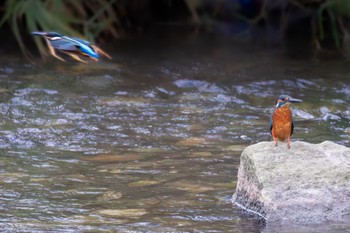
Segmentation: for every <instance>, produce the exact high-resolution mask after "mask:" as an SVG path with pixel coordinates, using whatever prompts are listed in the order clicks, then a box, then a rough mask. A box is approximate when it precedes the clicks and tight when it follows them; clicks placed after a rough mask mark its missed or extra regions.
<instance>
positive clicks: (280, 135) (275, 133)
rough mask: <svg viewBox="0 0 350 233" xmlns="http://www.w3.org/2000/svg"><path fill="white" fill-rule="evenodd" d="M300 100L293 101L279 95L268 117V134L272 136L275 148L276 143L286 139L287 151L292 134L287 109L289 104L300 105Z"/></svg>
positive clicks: (288, 110) (289, 111)
mask: <svg viewBox="0 0 350 233" xmlns="http://www.w3.org/2000/svg"><path fill="white" fill-rule="evenodd" d="M301 102H303V101H302V100H300V99H294V98H292V97H290V96H288V95H280V96H279V97H278V98H277V101H276V107H275V109H274V110H273V113H272V115H271V117H270V133H271V134H272V138H273V141H274V143H275V146H277V141H278V140H280V141H285V140H286V139H287V143H288V149H290V136H292V134H293V128H294V124H293V116H292V111H291V110H290V109H289V105H290V104H291V103H301Z"/></svg>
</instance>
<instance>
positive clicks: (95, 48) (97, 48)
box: [91, 45, 112, 59]
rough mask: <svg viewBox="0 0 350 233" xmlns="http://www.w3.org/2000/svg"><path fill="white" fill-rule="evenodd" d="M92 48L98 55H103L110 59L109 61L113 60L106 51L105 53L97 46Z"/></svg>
mask: <svg viewBox="0 0 350 233" xmlns="http://www.w3.org/2000/svg"><path fill="white" fill-rule="evenodd" d="M91 47H92V48H93V49H94V50H95V52H96V53H98V54H102V55H103V56H105V57H108V58H109V59H112V58H111V56H109V54H108V53H106V52H105V51H103V50H102V49H100V48H99V47H97V46H96V45H91Z"/></svg>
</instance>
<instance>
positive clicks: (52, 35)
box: [32, 32, 62, 40]
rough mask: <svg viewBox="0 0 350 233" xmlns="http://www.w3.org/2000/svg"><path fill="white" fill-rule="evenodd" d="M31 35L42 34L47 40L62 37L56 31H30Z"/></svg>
mask: <svg viewBox="0 0 350 233" xmlns="http://www.w3.org/2000/svg"><path fill="white" fill-rule="evenodd" d="M32 35H35V36H42V37H45V38H46V39H48V40H59V39H61V38H62V35H61V34H59V33H57V32H32Z"/></svg>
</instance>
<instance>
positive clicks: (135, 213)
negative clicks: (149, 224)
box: [98, 209, 147, 218]
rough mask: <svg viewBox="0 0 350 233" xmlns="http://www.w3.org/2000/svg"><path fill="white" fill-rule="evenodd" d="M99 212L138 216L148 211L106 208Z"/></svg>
mask: <svg viewBox="0 0 350 233" xmlns="http://www.w3.org/2000/svg"><path fill="white" fill-rule="evenodd" d="M98 212H99V213H100V214H102V215H108V216H111V217H112V216H113V217H123V218H137V217H141V216H142V215H145V214H146V213H147V211H146V210H145V209H105V210H100V211H98Z"/></svg>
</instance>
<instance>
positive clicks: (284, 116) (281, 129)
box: [272, 107, 292, 141]
mask: <svg viewBox="0 0 350 233" xmlns="http://www.w3.org/2000/svg"><path fill="white" fill-rule="evenodd" d="M272 121H273V123H272V136H273V137H274V138H278V139H279V140H280V141H284V140H286V139H287V138H289V137H290V135H291V132H292V112H291V111H290V109H289V108H288V107H281V108H277V109H276V110H275V112H274V113H273V115H272Z"/></svg>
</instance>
